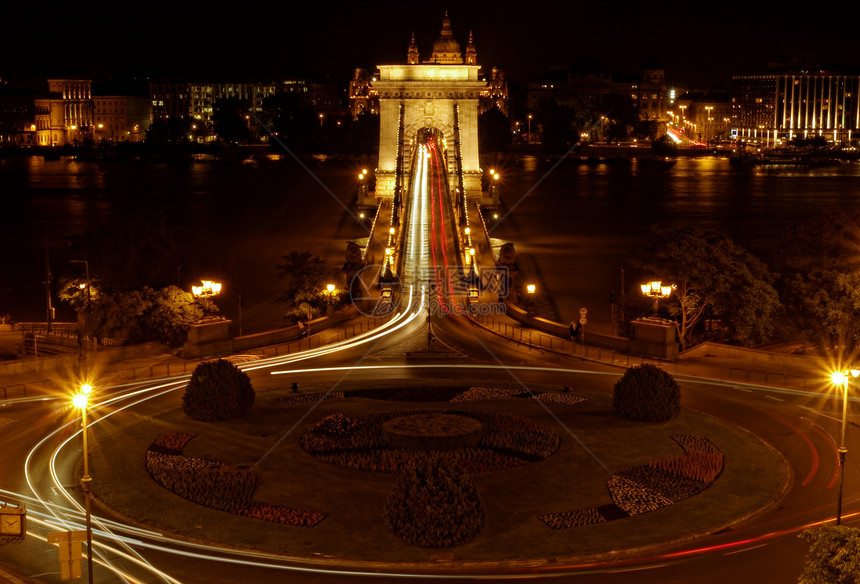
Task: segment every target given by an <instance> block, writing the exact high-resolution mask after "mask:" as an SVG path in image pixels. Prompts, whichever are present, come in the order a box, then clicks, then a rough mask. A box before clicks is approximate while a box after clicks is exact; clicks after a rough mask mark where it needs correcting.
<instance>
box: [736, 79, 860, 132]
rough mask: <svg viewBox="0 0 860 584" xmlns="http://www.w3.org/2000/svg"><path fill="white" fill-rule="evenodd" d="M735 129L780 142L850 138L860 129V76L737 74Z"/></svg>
mask: <svg viewBox="0 0 860 584" xmlns="http://www.w3.org/2000/svg"><path fill="white" fill-rule="evenodd" d="M732 117H733V122H732V123H733V131H734V132H735V133H736V134H737V137H738V138H739V139H742V140H745V141H750V142H755V143H760V144H763V145H765V146H768V145H770V146H774V145H778V144H781V143H784V142H788V141H791V140H793V139H795V138H810V137H815V136H818V137H821V138H825V139H827V140H828V141H832V142H835V143H842V142H850V141H851V140H856V139H857V138H858V132H860V75H845V74H840V73H837V72H829V71H809V70H804V71H783V72H778V73H776V72H775V73H769V74H763V75H742V76H736V77H733V78H732Z"/></svg>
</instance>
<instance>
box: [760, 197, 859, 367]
mask: <svg viewBox="0 0 860 584" xmlns="http://www.w3.org/2000/svg"><path fill="white" fill-rule="evenodd" d="M858 225H860V210H843V209H838V210H831V211H826V212H824V213H822V214H821V215H819V216H817V217H813V218H811V219H809V220H807V221H804V222H801V223H799V224H797V225H796V226H794V227H793V228H792V229H790V230H789V231H788V232H787V233H786V235H785V237H784V238H783V240H782V242H781V243H780V245H779V248H778V253H777V258H778V259H777V264H776V265H777V267H778V269H779V271H780V274H781V279H780V283H781V287H780V288H781V289H780V293H781V296H782V298H783V300H784V302H785V304H786V307H787V314H788V316H789V318H790V319H791V320H792V321H793V322H794V324H795V326H796V327H797V329H798V330H800V331H801V332H802V333H803V334H804V336H805V337H806V338H807V340H809V341H811V342H813V343H815V344H817V345H831V346H832V345H838V346H840V347H843V348H845V349H847V350H851V349H853V348H854V347H856V346H857V345H858V343H860V324H858V323H860V294H858V292H857V290H858V284H860V277H858V275H857V274H858V267H860V228H859V227H858Z"/></svg>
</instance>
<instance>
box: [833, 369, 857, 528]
mask: <svg viewBox="0 0 860 584" xmlns="http://www.w3.org/2000/svg"><path fill="white" fill-rule="evenodd" d="M858 375H860V369H848V370H843V371H834V372H833V373H831V374H830V380H831V381H832V382H833V385H836V386H839V387H841V388H842V432H841V436H840V440H839V451H838V452H839V499H838V500H837V501H836V525H841V524H842V485H843V483H844V482H845V455H846V454H847V453H848V449H847V448H846V447H845V426H846V424H847V422H848V380H849V379H850V378H851V377H857V376H858Z"/></svg>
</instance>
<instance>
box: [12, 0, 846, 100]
mask: <svg viewBox="0 0 860 584" xmlns="http://www.w3.org/2000/svg"><path fill="white" fill-rule="evenodd" d="M764 4H766V5H764ZM852 5H853V3H849V2H831V3H827V4H826V6H824V5H821V8H820V10H818V9H817V8H818V7H813V8H812V9H811V8H810V6H811V5H810V4H808V3H807V5H806V6H802V7H798V8H794V7H789V6H788V3H784V2H782V3H770V2H768V3H761V2H757V1H753V2H749V1H748V2H744V3H740V2H738V3H733V2H728V3H726V2H723V3H720V2H685V3H683V4H681V3H671V2H636V3H627V2H606V1H604V2H600V1H589V2H588V3H582V2H569V3H551V2H543V1H531V2H523V3H521V4H512V3H498V2H497V3H491V2H480V3H477V2H476V3H468V4H466V3H452V6H450V7H449V16H450V18H451V21H452V26H453V29H454V35H455V38H456V39H457V40H458V41H459V42H460V43H461V49H464V48H465V44H466V39H467V37H468V31H469V29H472V30H473V31H474V35H475V43H476V46H477V49H478V62H479V63H480V64H481V65H484V66H485V67H490V66H493V65H496V66H499V67H500V68H502V69H503V70H504V71H505V72H506V73H507V75H508V78H509V80H511V81H516V82H527V81H528V80H530V79H533V78H534V77H536V76H538V75H540V74H541V73H544V72H546V71H547V70H548V69H549V68H550V66H553V65H562V66H565V65H570V64H571V63H574V62H576V61H577V60H580V59H584V58H589V59H596V60H598V61H600V62H601V63H602V64H603V65H604V66H605V67H606V68H607V69H608V70H610V71H613V72H616V73H624V72H635V71H637V70H638V69H639V66H640V65H641V64H642V61H643V60H644V59H645V57H648V56H653V57H656V58H657V59H658V60H659V61H661V62H662V63H663V65H664V67H665V69H666V75H667V81H668V82H669V83H671V84H677V85H680V86H684V85H691V84H692V85H699V86H705V87H707V86H709V85H712V84H714V83H717V84H719V83H726V82H728V81H729V79H730V78H731V75H732V74H737V73H752V72H757V71H759V70H762V69H764V68H766V66H767V64H768V62H769V61H775V60H778V59H780V58H782V57H783V56H786V55H788V56H797V57H800V58H803V59H805V60H807V62H813V63H817V64H819V65H823V66H829V65H850V66H852V67H856V66H857V65H858V64H860V50H858V44H857V40H856V38H857V27H856V24H855V22H856V19H855V17H854V11H853V10H851V9H850V7H851V6H852ZM60 6H61V5H60V4H59V3H55V2H47V3H44V2H42V3H36V2H19V3H18V5H13V4H11V3H7V4H6V5H5V6H4V10H3V11H4V13H5V14H4V17H3V21H4V25H3V26H4V32H3V34H2V35H0V77H14V76H16V75H22V74H32V75H34V76H41V77H43V78H44V77H45V76H48V75H55V74H57V75H59V74H64V75H71V74H81V75H86V76H105V75H122V74H129V73H135V74H144V75H163V74H168V73H174V74H178V75H182V76H187V75H189V74H193V75H198V74H203V75H216V74H222V75H245V74H247V75H267V76H268V75H275V76H277V75H302V76H305V75H310V76H323V75H330V76H332V78H333V79H335V80H342V79H346V78H348V77H349V76H350V75H351V73H352V70H353V69H354V68H356V67H364V68H373V67H375V66H376V65H379V64H385V63H392V62H394V63H400V62H405V59H406V49H407V47H408V43H409V35H410V32H411V31H412V30H414V31H415V33H416V37H417V40H418V46H419V50H420V52H421V56H422V59H424V58H426V57H427V55H428V54H429V52H430V47H431V46H432V43H433V41H434V40H435V39H436V38H437V37H438V35H439V29H440V26H441V20H442V15H443V12H444V10H445V7H444V5H430V4H429V3H426V4H422V3H403V2H376V3H373V2H370V3H367V4H366V5H365V7H358V5H354V6H355V7H353V8H349V9H347V8H341V7H339V6H338V5H337V4H335V3H330V2H319V1H307V0H306V1H304V2H290V1H289V0H284V1H283V2H278V3H271V2H241V3H239V2H232V3H228V4H226V5H225V4H222V3H216V2H212V1H209V2H187V1H183V0H177V1H173V2H155V3H126V2H112V3H107V2H103V1H99V0H97V1H96V2H95V3H89V2H86V3H78V4H74V3H64V5H63V6H64V7H60ZM225 6H226V7H225ZM855 8H856V5H855Z"/></svg>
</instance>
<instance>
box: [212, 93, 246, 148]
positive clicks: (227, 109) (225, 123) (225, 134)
mask: <svg viewBox="0 0 860 584" xmlns="http://www.w3.org/2000/svg"><path fill="white" fill-rule="evenodd" d="M249 108H250V104H249V103H248V100H247V99H240V98H238V97H227V98H221V99H217V100H215V103H214V105H213V108H212V124H213V128H214V130H215V134H216V135H217V136H218V138H219V139H220V140H221V141H223V142H226V143H227V144H238V143H245V142H248V141H249V140H250V139H251V130H250V129H249V127H248V126H249V119H250V113H249Z"/></svg>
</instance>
